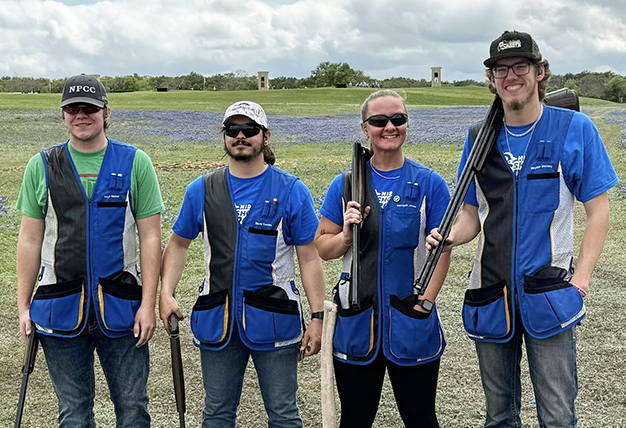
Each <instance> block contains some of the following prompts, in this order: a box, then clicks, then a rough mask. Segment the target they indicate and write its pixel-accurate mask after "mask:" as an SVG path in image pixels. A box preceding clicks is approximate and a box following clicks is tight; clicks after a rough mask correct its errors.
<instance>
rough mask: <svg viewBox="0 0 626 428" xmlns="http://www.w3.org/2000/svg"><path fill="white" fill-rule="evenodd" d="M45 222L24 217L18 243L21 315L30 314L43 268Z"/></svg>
mask: <svg viewBox="0 0 626 428" xmlns="http://www.w3.org/2000/svg"><path fill="white" fill-rule="evenodd" d="M43 231H44V223H43V220H40V219H33V218H29V217H26V216H24V217H22V225H21V228H20V234H19V238H18V241H17V305H18V311H19V313H20V314H22V313H24V312H28V310H29V309H30V301H31V298H32V295H33V290H34V288H35V283H36V282H37V274H38V272H39V269H40V268H41V245H42V242H43Z"/></svg>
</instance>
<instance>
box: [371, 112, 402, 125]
mask: <svg viewBox="0 0 626 428" xmlns="http://www.w3.org/2000/svg"><path fill="white" fill-rule="evenodd" d="M389 121H391V123H392V124H393V125H394V126H402V125H404V124H405V123H407V122H408V121H409V116H408V115H407V114H406V113H395V114H392V115H391V116H385V115H384V114H375V115H374V116H370V117H368V118H367V119H365V120H364V121H363V123H365V122H367V123H369V124H370V125H372V126H375V127H376V128H384V127H385V126H387V123H388V122H389Z"/></svg>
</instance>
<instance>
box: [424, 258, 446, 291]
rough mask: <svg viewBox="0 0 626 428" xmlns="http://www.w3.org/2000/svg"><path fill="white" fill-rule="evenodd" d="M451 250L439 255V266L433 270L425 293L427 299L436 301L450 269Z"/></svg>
mask: <svg viewBox="0 0 626 428" xmlns="http://www.w3.org/2000/svg"><path fill="white" fill-rule="evenodd" d="M450 258H451V253H450V251H446V252H443V253H442V254H441V256H440V257H439V261H438V262H437V267H436V268H435V271H434V272H433V276H432V278H431V279H430V282H429V283H428V288H426V292H425V293H424V298H425V299H426V300H430V301H431V302H434V301H435V299H436V298H437V295H438V294H439V291H440V290H441V287H442V286H443V283H444V281H445V280H446V276H447V275H448V269H449V268H450Z"/></svg>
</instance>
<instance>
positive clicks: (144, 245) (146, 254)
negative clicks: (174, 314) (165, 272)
mask: <svg viewBox="0 0 626 428" xmlns="http://www.w3.org/2000/svg"><path fill="white" fill-rule="evenodd" d="M137 226H138V232H139V248H140V256H141V258H140V265H141V279H142V286H143V287H142V304H144V305H151V306H153V307H154V306H155V305H156V294H157V287H158V283H159V271H160V267H161V216H160V215H159V214H156V215H154V216H151V217H148V218H146V219H142V220H138V222H137Z"/></svg>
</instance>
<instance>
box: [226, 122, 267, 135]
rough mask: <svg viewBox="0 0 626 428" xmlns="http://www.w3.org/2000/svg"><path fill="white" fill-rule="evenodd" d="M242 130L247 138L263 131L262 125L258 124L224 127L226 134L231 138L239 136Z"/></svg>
mask: <svg viewBox="0 0 626 428" xmlns="http://www.w3.org/2000/svg"><path fill="white" fill-rule="evenodd" d="M240 132H243V136H244V137H246V138H250V137H254V136H255V135H258V134H259V132H261V127H260V126H258V125H226V127H225V128H224V134H226V135H228V136H229V137H230V138H237V135H239V133H240Z"/></svg>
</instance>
